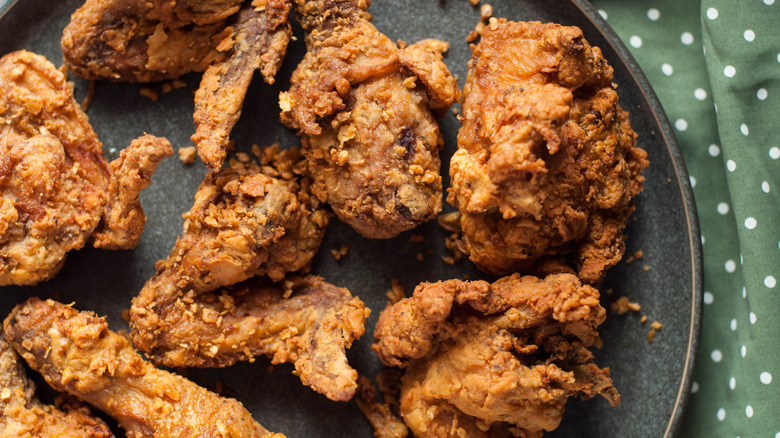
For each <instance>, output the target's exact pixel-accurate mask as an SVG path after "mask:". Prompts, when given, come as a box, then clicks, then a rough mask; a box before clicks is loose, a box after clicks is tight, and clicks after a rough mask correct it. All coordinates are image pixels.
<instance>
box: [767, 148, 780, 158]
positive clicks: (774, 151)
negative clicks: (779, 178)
mask: <svg viewBox="0 0 780 438" xmlns="http://www.w3.org/2000/svg"><path fill="white" fill-rule="evenodd" d="M769 158H771V159H773V160H776V159H778V158H780V148H778V147H777V146H773V147H772V148H770V149H769Z"/></svg>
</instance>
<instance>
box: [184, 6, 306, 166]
mask: <svg viewBox="0 0 780 438" xmlns="http://www.w3.org/2000/svg"><path fill="white" fill-rule="evenodd" d="M290 6H291V5H290V2H289V0H267V1H266V2H265V5H264V8H263V9H257V8H248V9H244V10H242V11H241V12H239V14H238V22H237V23H236V25H235V31H234V37H233V39H234V42H233V49H232V50H233V52H232V54H231V55H230V57H229V58H227V59H226V60H225V61H223V62H220V63H217V64H214V65H212V66H210V67H209V68H208V69H207V70H206V72H205V73H204V74H203V79H202V80H201V83H200V88H198V91H197V93H196V94H195V115H194V119H195V125H196V127H197V128H196V131H195V134H194V135H193V136H192V141H193V142H194V143H195V144H196V145H197V147H198V154H199V155H200V158H201V159H202V160H203V161H204V162H205V163H206V164H207V165H208V167H209V169H210V170H211V171H212V172H216V171H218V170H219V168H220V167H222V162H223V161H224V160H225V156H226V154H227V145H228V141H229V135H230V131H231V130H232V129H233V126H234V125H235V124H236V122H237V121H238V118H239V117H240V116H241V107H242V105H243V102H244V96H246V91H247V88H249V83H250V82H251V80H252V75H253V73H254V71H255V70H256V69H260V71H261V73H262V74H263V78H264V79H265V82H267V83H268V84H273V83H274V76H275V75H276V72H277V70H279V66H280V65H281V64H282V60H283V58H284V54H285V52H286V51H287V43H288V42H289V41H290V36H291V35H292V31H291V30H290V25H289V23H288V21H287V19H288V16H289V13H290Z"/></svg>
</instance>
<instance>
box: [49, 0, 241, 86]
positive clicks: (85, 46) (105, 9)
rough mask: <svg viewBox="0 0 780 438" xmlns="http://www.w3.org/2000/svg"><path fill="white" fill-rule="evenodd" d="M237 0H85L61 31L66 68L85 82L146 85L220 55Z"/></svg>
mask: <svg viewBox="0 0 780 438" xmlns="http://www.w3.org/2000/svg"><path fill="white" fill-rule="evenodd" d="M241 3H242V0H218V1H203V0H186V1H174V0H148V1H147V0H87V1H86V2H85V3H84V5H83V6H82V7H81V8H79V9H78V10H77V11H76V12H74V13H73V15H72V16H71V21H70V23H69V24H68V25H67V26H66V27H65V30H64V31H63V33H62V41H61V46H62V53H63V55H64V57H65V63H66V64H67V66H68V68H70V69H71V70H73V72H74V73H76V75H78V76H80V77H82V78H85V79H110V80H112V81H120V82H149V81H159V80H163V79H172V78H176V77H179V76H181V75H183V74H185V73H189V72H192V71H203V70H205V69H206V67H208V66H209V65H210V64H212V63H213V62H215V61H218V60H221V59H222V58H223V57H224V53H223V52H224V51H225V50H226V49H225V48H224V46H225V45H228V46H229V42H230V38H231V34H232V32H233V28H232V27H231V26H230V25H229V23H228V22H227V21H226V20H227V19H228V18H229V17H230V16H231V15H233V14H235V13H236V12H238V9H239V6H240V5H241Z"/></svg>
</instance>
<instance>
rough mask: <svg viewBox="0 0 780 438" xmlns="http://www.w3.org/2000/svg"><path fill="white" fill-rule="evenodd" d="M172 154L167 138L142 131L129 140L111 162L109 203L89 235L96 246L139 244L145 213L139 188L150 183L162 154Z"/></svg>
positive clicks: (132, 246)
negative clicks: (98, 224) (141, 134)
mask: <svg viewBox="0 0 780 438" xmlns="http://www.w3.org/2000/svg"><path fill="white" fill-rule="evenodd" d="M171 155H173V148H172V147H171V143H170V142H169V141H168V139H166V138H164V137H155V136H153V135H148V134H147V135H144V136H142V137H138V138H136V139H135V140H133V141H132V142H131V143H130V146H128V147H127V148H125V149H123V150H122V151H121V152H120V156H119V158H117V159H116V160H114V161H112V162H111V179H110V181H109V184H108V203H107V204H106V207H105V210H104V211H103V218H102V221H101V223H100V226H99V227H98V229H97V230H96V231H95V233H94V234H93V235H92V239H93V245H94V246H95V247H96V248H107V249H132V248H135V247H136V246H138V241H139V240H140V238H141V232H143V230H144V224H145V223H146V215H145V214H144V210H143V209H142V208H141V196H140V195H141V190H143V189H145V188H147V187H149V184H150V183H151V182H152V174H153V173H154V171H155V170H157V165H158V164H160V161H162V160H163V158H166V157H170V156H171Z"/></svg>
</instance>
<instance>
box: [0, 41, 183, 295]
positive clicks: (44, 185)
mask: <svg viewBox="0 0 780 438" xmlns="http://www.w3.org/2000/svg"><path fill="white" fill-rule="evenodd" d="M139 141H140V142H142V143H144V144H147V143H152V144H155V145H157V146H156V147H153V148H137V147H131V148H130V150H129V151H128V152H123V157H125V156H132V157H133V158H132V159H130V160H129V161H128V163H127V164H126V165H125V166H120V164H121V162H122V161H123V160H124V158H120V159H119V160H118V161H119V162H118V163H114V164H113V165H112V167H109V164H108V162H107V161H106V159H105V157H104V156H103V145H102V144H101V143H100V141H99V140H98V138H97V135H96V134H95V131H94V130H92V127H91V126H90V125H89V120H88V119H87V116H86V115H85V114H84V112H83V111H81V109H80V108H79V106H78V105H77V104H76V102H75V101H74V100H73V94H72V92H71V90H70V88H69V87H68V84H67V82H66V80H65V76H64V75H63V74H62V73H61V72H59V71H58V70H57V69H55V68H54V66H53V65H52V64H51V63H50V62H49V61H47V60H46V58H44V57H42V56H40V55H36V54H34V53H30V52H26V51H19V52H14V53H10V54H8V55H6V56H4V57H2V58H0V285H9V284H20V285H32V284H36V283H38V282H40V281H45V280H48V279H50V278H51V277H53V276H54V275H55V274H56V273H57V272H58V271H59V270H60V268H61V267H62V264H63V263H64V261H65V255H66V253H67V252H68V251H70V250H73V249H79V248H81V247H83V246H84V244H85V243H86V242H87V240H88V239H89V238H90V236H91V235H92V233H93V231H94V230H95V229H96V228H97V227H98V226H100V229H101V230H104V231H105V232H106V233H110V234H106V235H105V236H104V237H101V238H100V239H99V240H98V242H99V243H98V244H97V245H96V246H106V247H113V248H129V247H132V246H134V245H135V244H136V243H137V241H138V235H139V234H140V232H141V229H142V227H143V212H142V211H141V210H140V205H138V200H137V191H138V190H140V189H141V188H142V187H141V186H143V184H141V182H142V181H148V178H149V175H151V173H153V172H154V169H155V167H156V164H157V162H159V160H160V159H161V158H162V157H163V156H165V155H166V154H167V155H170V151H169V150H168V149H169V148H170V145H168V144H167V140H164V139H160V138H157V137H152V136H146V137H143V140H139ZM166 145H167V149H166V147H165V146H166ZM147 154H148V156H147ZM136 172H138V173H140V174H141V175H142V178H141V179H138V180H136V178H137V176H136V175H135V173H136ZM132 181H136V182H137V183H139V184H138V185H137V186H136V185H135V183H133V184H134V186H133V187H125V188H122V189H121V190H119V187H121V185H122V184H124V183H128V182H132ZM117 184H119V186H117ZM107 206H108V208H110V210H111V211H112V212H113V211H134V212H135V213H133V216H132V219H133V220H130V221H124V220H123V221H115V220H113V219H112V218H111V217H110V213H109V212H107V211H106V210H105V209H106V207H107ZM104 213H105V217H104ZM101 219H105V223H103V224H101ZM109 219H111V220H109ZM125 227H130V228H131V229H129V230H125V229H124V228H125ZM112 235H113V236H120V235H122V236H124V237H123V241H122V242H115V243H112V242H110V239H111V238H112V237H111V236H112Z"/></svg>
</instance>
